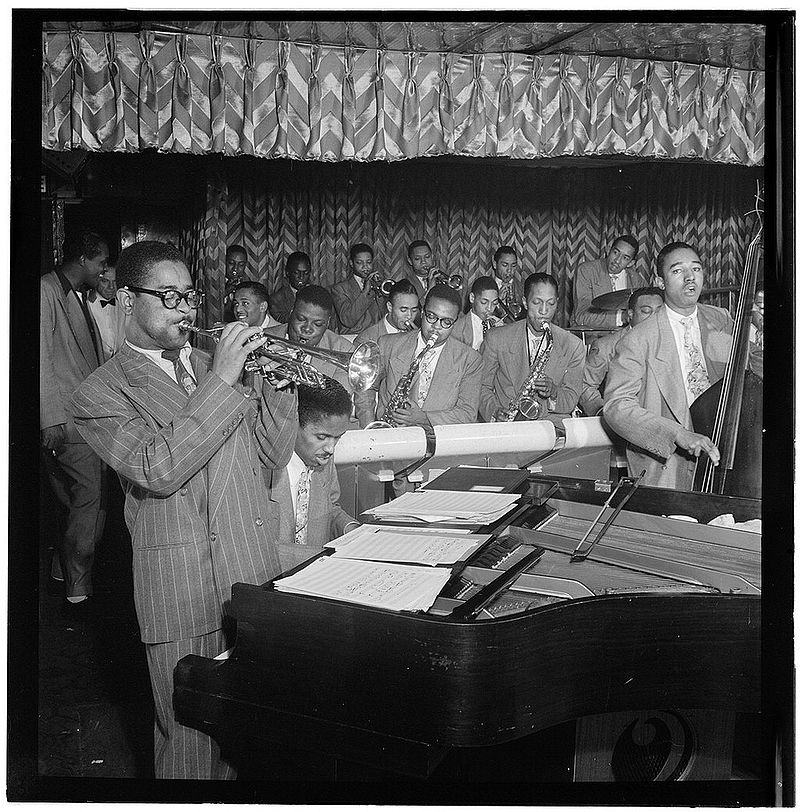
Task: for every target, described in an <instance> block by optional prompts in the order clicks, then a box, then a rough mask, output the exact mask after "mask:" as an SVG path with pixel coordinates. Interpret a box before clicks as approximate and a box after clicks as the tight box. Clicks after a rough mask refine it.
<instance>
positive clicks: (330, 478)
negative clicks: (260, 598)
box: [265, 460, 355, 571]
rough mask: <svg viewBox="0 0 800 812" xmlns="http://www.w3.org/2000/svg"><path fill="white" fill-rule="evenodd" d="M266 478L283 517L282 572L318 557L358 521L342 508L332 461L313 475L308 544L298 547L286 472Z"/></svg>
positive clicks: (270, 472)
mask: <svg viewBox="0 0 800 812" xmlns="http://www.w3.org/2000/svg"><path fill="white" fill-rule="evenodd" d="M265 477H266V480H267V483H268V485H269V488H270V497H271V499H272V500H273V501H274V504H275V510H276V511H277V513H278V515H279V516H280V530H279V532H278V554H279V557H280V561H281V569H282V570H283V571H286V570H288V569H291V568H292V567H296V566H297V565H298V564H301V563H302V562H303V561H305V560H306V559H308V558H311V556H313V555H316V554H317V553H318V552H319V551H320V550H321V549H322V546H323V545H324V544H327V543H328V542H329V541H330V540H331V539H335V538H338V537H339V536H341V535H342V534H343V533H344V528H345V526H346V525H347V524H348V523H350V522H353V521H355V519H353V517H352V516H350V515H349V514H348V513H346V512H345V510H344V509H343V508H342V507H341V506H340V505H339V495H340V493H339V477H338V476H337V474H336V466H335V465H334V464H333V460H329V461H328V464H327V465H325V466H324V467H322V468H320V469H319V470H315V471H312V472H311V490H310V492H309V498H308V525H307V528H306V543H305V544H295V542H294V532H295V515H294V507H293V502H292V494H291V493H290V489H289V475H288V473H287V472H286V468H280V469H277V470H267V471H265Z"/></svg>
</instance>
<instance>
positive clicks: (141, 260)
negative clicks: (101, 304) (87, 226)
mask: <svg viewBox="0 0 800 812" xmlns="http://www.w3.org/2000/svg"><path fill="white" fill-rule="evenodd" d="M117 286H118V287H117V304H118V305H119V306H120V307H122V309H123V312H124V313H125V315H126V330H125V336H126V338H127V339H128V341H129V342H130V343H131V344H133V345H134V346H136V347H141V348H142V349H145V350H177V349H180V348H181V347H183V346H184V344H186V335H187V334H186V333H185V332H184V331H183V330H181V329H180V328H179V327H178V324H179V323H180V322H182V321H184V320H186V321H189V322H190V323H192V322H194V320H195V317H196V316H197V308H198V307H199V306H200V302H201V301H202V299H203V294H202V293H201V292H200V291H197V290H195V288H194V285H193V284H192V277H191V276H190V275H189V270H188V268H187V267H186V260H185V259H184V256H183V254H182V253H181V252H180V251H179V250H178V249H177V248H176V247H175V246H174V245H171V244H169V243H164V242H155V241H150V240H148V241H144V242H136V243H133V245H130V246H128V247H127V248H126V249H124V250H123V251H122V252H121V253H120V255H119V260H118V261H117Z"/></svg>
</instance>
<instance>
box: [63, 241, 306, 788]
mask: <svg viewBox="0 0 800 812" xmlns="http://www.w3.org/2000/svg"><path fill="white" fill-rule="evenodd" d="M117 281H118V284H119V290H118V291H117V299H118V301H119V304H120V306H121V307H123V308H124V310H125V313H126V317H127V328H126V341H125V344H124V345H123V347H122V348H121V349H120V350H119V352H117V354H116V355H115V356H114V357H113V358H112V359H111V360H110V361H108V362H107V363H106V364H104V365H103V366H102V367H101V368H100V369H98V370H95V372H93V373H92V374H91V375H90V376H89V377H88V378H87V379H86V381H84V382H83V384H82V385H81V386H80V388H79V389H78V391H77V392H76V393H75V396H74V398H73V404H72V408H73V414H74V419H75V424H76V427H77V429H78V431H79V432H80V434H81V435H82V436H83V437H84V438H85V440H86V441H87V442H88V443H89V444H90V445H91V446H92V448H93V449H94V450H95V451H96V452H97V453H98V454H99V455H100V456H101V457H102V458H103V460H104V461H105V462H106V463H107V464H108V465H110V466H111V467H112V468H113V469H114V470H115V471H116V472H117V474H118V475H119V478H120V482H121V484H122V487H123V490H124V492H125V519H126V522H127V525H128V528H129V529H130V533H131V542H132V548H133V585H134V600H135V604H136V614H137V618H138V620H139V627H140V630H141V636H142V641H143V642H144V643H145V648H146V654H147V662H148V667H149V670H150V682H151V686H152V688H153V696H154V699H155V712H156V725H155V775H156V777H157V778H230V777H232V776H233V771H232V770H231V768H230V766H229V765H228V764H227V763H225V762H224V761H223V760H222V759H221V758H220V754H219V749H218V747H217V745H216V744H215V743H214V741H213V740H212V739H211V738H209V737H208V736H206V735H205V734H203V733H200V732H199V731H197V730H194V729H192V728H188V727H184V726H183V725H181V724H179V723H178V722H177V720H176V719H175V715H174V712H173V709H172V691H173V679H172V674H173V669H174V668H175V665H176V663H177V662H178V660H179V659H181V658H182V657H184V656H186V655H187V654H198V655H201V656H205V657H215V656H216V655H218V654H220V653H221V652H223V651H224V650H225V649H226V648H228V647H229V646H230V642H231V641H230V633H231V630H232V619H231V617H230V600H231V586H232V584H234V583H237V582H239V581H242V582H245V583H252V584H260V583H263V582H265V581H267V580H269V579H270V578H272V577H274V576H275V575H277V574H278V573H279V572H280V566H279V562H278V554H277V551H276V549H275V544H274V538H275V537H276V535H277V517H276V516H275V515H273V514H272V512H271V510H270V507H269V505H270V503H269V494H268V492H267V488H266V484H265V482H264V476H263V474H262V470H261V468H262V465H264V466H265V467H267V468H275V467H281V466H283V465H286V463H287V461H288V459H289V457H290V455H291V451H292V448H293V446H294V439H295V434H296V432H297V402H296V396H295V395H294V393H293V392H288V391H283V392H277V391H275V390H273V389H272V388H271V387H263V390H262V394H261V397H260V398H259V399H258V400H256V399H255V398H248V397H247V396H246V395H245V394H244V393H243V391H242V390H241V388H240V387H239V385H238V380H239V376H240V375H241V372H242V368H243V365H244V362H245V359H246V357H247V355H248V353H250V352H251V351H252V350H253V349H254V348H256V347H258V346H261V345H263V343H264V342H265V340H266V339H264V338H256V339H255V340H253V341H252V343H248V342H249V341H250V339H253V338H254V336H256V335H257V334H258V332H259V331H258V328H254V327H246V326H245V325H243V324H241V323H239V322H233V323H231V324H228V325H227V326H226V327H225V329H224V330H223V331H222V333H221V335H220V340H219V343H218V344H217V345H216V353H215V355H214V359H213V362H212V361H211V360H210V359H209V357H208V356H207V355H206V354H205V353H203V352H200V351H198V350H193V349H192V348H191V347H190V346H189V344H188V342H187V335H188V334H187V333H186V332H185V331H184V330H183V329H182V328H181V324H182V323H184V322H189V323H191V322H193V321H194V319H195V317H196V315H197V308H198V306H199V305H200V302H201V300H202V294H201V293H199V292H198V291H196V290H194V288H193V285H192V280H191V277H190V276H189V271H188V270H187V268H186V263H185V260H184V258H183V255H182V254H181V253H180V252H179V251H178V250H177V249H176V248H175V247H174V246H172V245H168V244H166V243H159V242H140V243H134V244H133V245H132V246H130V247H128V248H126V249H125V250H124V251H123V252H122V253H121V254H120V257H119V262H118V265H117Z"/></svg>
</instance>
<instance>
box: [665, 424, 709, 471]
mask: <svg viewBox="0 0 800 812" xmlns="http://www.w3.org/2000/svg"><path fill="white" fill-rule="evenodd" d="M675 442H676V444H677V445H679V446H680V447H681V448H682V449H683V450H684V451H688V452H689V453H690V454H692V455H693V456H695V457H699V456H700V454H701V453H703V452H705V453H706V454H708V456H709V457H710V459H711V462H713V463H714V465H717V464H718V463H719V449H718V448H717V447H716V446H715V445H714V443H712V442H711V440H709V438H708V437H706V436H705V434H697V433H696V432H694V431H689V430H688V429H685V428H683V427H682V426H681V427H679V429H678V436H677V437H676V438H675Z"/></svg>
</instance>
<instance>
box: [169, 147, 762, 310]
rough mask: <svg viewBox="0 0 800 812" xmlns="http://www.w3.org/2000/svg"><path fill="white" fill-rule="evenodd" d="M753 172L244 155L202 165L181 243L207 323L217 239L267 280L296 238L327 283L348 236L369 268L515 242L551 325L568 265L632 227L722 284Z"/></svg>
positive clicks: (748, 204) (481, 255)
mask: <svg viewBox="0 0 800 812" xmlns="http://www.w3.org/2000/svg"><path fill="white" fill-rule="evenodd" d="M760 174H761V173H760V172H759V171H758V170H754V169H742V168H734V167H723V166H714V165H709V164H706V165H700V164H696V165H690V166H686V165H678V164H666V165H665V164H663V163H655V164H649V165H637V166H631V167H626V168H609V169H593V170H587V169H563V168H562V169H558V170H549V169H532V168H530V167H518V166H508V165H506V166H497V165H495V166H487V165H486V164H484V163H482V162H481V163H479V162H471V163H467V162H462V161H457V162H453V163H443V162H440V161H425V162H411V163H409V162H404V163H398V164H371V165H369V166H365V165H360V164H353V163H340V164H334V165H322V166H321V165H319V164H298V163H292V162H269V163H267V162H260V161H255V160H254V159H243V160H242V161H233V162H227V163H226V165H225V171H224V173H220V174H219V175H213V176H210V177H209V180H208V183H207V193H206V201H205V204H204V205H203V204H202V203H200V204H198V207H197V209H196V210H195V211H194V212H192V213H190V222H189V223H188V224H187V226H186V227H185V229H184V232H183V234H182V238H181V246H182V248H183V250H184V251H185V252H186V253H187V255H188V257H189V261H190V264H191V266H192V270H193V271H194V273H195V274H196V277H197V279H198V282H199V284H200V285H201V286H202V287H203V288H204V290H205V291H206V293H207V299H206V302H205V304H204V307H205V308H206V312H205V313H204V314H203V317H204V318H205V319H206V322H207V323H211V322H212V321H214V320H216V319H218V318H219V317H220V316H221V301H222V286H223V284H224V257H225V248H226V246H228V245H234V244H239V245H243V246H244V247H245V248H246V250H247V253H248V259H249V269H248V271H249V274H250V276H251V277H252V278H254V279H257V280H258V281H261V282H263V283H264V284H265V285H266V286H267V288H268V289H270V290H273V289H274V288H275V287H276V286H277V284H278V283H279V281H280V277H281V274H282V271H283V263H284V259H285V257H286V256H287V255H288V254H289V253H291V252H292V251H298V250H299V251H306V252H307V253H308V254H309V255H310V257H311V263H312V270H313V272H314V277H315V280H316V281H317V282H318V283H319V284H322V285H327V286H330V285H332V284H333V283H334V282H338V281H340V280H342V279H344V278H345V276H346V275H347V273H348V267H347V251H348V248H349V246H351V245H353V244H354V243H356V242H367V243H369V244H370V245H372V246H374V247H375V261H376V268H379V269H381V270H382V271H384V272H385V273H386V274H388V275H392V274H394V273H396V272H397V271H399V270H401V269H402V268H403V265H404V262H405V250H406V246H407V245H408V243H410V242H411V241H412V240H415V239H420V238H422V239H427V240H428V241H429V242H430V243H431V245H432V246H433V250H434V254H435V256H436V259H437V261H438V264H439V267H441V268H442V269H443V270H445V271H447V272H448V273H451V274H452V273H459V274H461V275H462V276H464V277H465V279H466V280H467V283H471V282H472V280H473V279H474V278H475V276H478V275H480V274H484V273H487V272H488V271H489V270H490V267H491V265H490V263H491V256H492V254H493V252H494V250H495V249H496V248H497V247H498V246H499V245H502V244H510V245H512V246H514V247H515V248H516V250H517V252H518V254H519V260H520V263H519V277H520V279H522V278H524V277H525V276H527V275H528V274H529V273H532V272H534V271H547V272H549V273H552V274H553V275H554V276H555V277H556V278H557V279H558V280H559V282H560V284H561V287H562V296H561V301H560V304H559V313H558V319H557V321H558V323H559V324H561V325H564V324H566V316H567V314H568V313H569V312H570V310H571V301H570V294H569V291H570V288H571V280H572V275H573V273H574V270H575V267H576V266H577V265H578V264H579V263H580V262H582V261H584V260H585V259H594V258H597V257H599V256H601V255H602V254H603V253H604V252H605V251H606V250H607V247H608V242H609V240H610V239H612V238H613V237H614V236H616V235H619V234H625V233H628V234H633V235H634V236H636V237H637V239H638V240H639V242H640V244H641V249H640V252H639V257H638V260H637V266H638V267H639V268H640V269H641V270H642V271H644V272H645V273H648V274H649V273H651V272H652V270H653V260H654V259H655V255H656V253H657V251H658V249H659V248H660V247H661V246H663V245H665V244H666V243H668V242H670V241H672V240H685V241H687V242H689V243H692V244H694V245H696V246H697V247H698V249H699V252H700V255H701V257H702V258H703V259H704V261H705V264H706V268H707V273H706V283H705V284H706V287H720V286H723V285H732V284H735V283H736V282H737V280H738V279H739V278H740V275H741V268H742V265H743V262H744V253H745V249H746V246H747V243H748V242H749V239H750V234H751V228H752V221H753V217H752V216H749V217H748V216H746V213H747V212H748V211H750V210H751V209H752V208H753V195H754V192H755V187H756V179H757V178H758V177H759V176H760ZM714 303H717V304H726V303H727V300H725V299H722V300H717V301H715V302H714Z"/></svg>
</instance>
